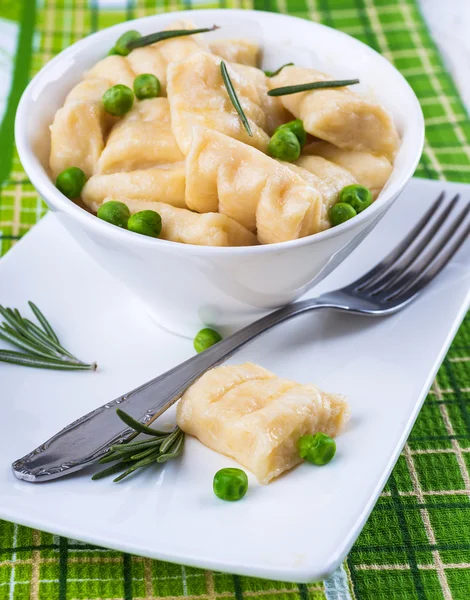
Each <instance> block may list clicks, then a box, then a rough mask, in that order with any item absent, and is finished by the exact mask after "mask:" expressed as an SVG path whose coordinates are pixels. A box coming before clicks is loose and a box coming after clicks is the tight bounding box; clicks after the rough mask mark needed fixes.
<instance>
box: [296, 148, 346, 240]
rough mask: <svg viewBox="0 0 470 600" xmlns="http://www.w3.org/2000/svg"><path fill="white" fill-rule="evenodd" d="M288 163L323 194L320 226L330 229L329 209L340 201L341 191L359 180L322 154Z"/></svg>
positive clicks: (303, 157) (302, 157)
mask: <svg viewBox="0 0 470 600" xmlns="http://www.w3.org/2000/svg"><path fill="white" fill-rule="evenodd" d="M286 164H287V165H288V166H289V167H290V168H291V169H293V170H294V171H295V172H296V173H298V174H299V175H300V176H301V177H302V178H303V179H305V180H306V181H308V182H309V183H310V184H311V185H313V186H314V187H315V188H316V189H317V190H318V191H319V192H320V194H321V196H322V211H321V227H320V228H321V230H323V229H328V227H330V219H329V217H328V211H329V210H330V208H331V207H332V206H333V204H336V202H337V201H338V195H339V193H340V191H341V190H342V189H343V188H344V187H346V186H347V185H352V184H353V183H357V181H356V180H355V178H354V177H353V175H352V174H351V173H350V172H349V171H347V170H346V169H343V168H342V167H340V166H338V165H336V164H335V163H333V162H330V161H329V160H326V159H324V158H322V157H321V156H301V157H300V158H299V159H298V160H297V161H296V162H295V164H291V163H286Z"/></svg>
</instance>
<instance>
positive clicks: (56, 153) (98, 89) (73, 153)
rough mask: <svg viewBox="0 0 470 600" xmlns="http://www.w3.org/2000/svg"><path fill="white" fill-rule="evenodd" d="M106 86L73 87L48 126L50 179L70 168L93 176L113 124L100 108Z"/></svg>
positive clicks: (96, 81) (84, 84)
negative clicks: (49, 135)
mask: <svg viewBox="0 0 470 600" xmlns="http://www.w3.org/2000/svg"><path fill="white" fill-rule="evenodd" d="M107 88H108V85H107V83H106V82H105V81H104V80H101V79H90V80H86V81H82V82H80V83H79V84H78V85H76V86H75V87H74V88H73V89H72V90H71V92H70V93H69V95H68V96H67V98H66V99H65V103H64V106H63V107H62V108H60V109H59V110H58V111H57V112H56V114H55V117H54V121H53V123H52V125H51V126H50V131H51V152H50V157H49V166H50V169H51V173H52V176H53V178H54V179H55V178H56V177H57V175H58V174H59V173H61V172H62V171H64V170H65V169H68V168H69V167H78V168H79V169H82V171H83V172H84V173H85V175H86V176H87V177H90V176H91V175H93V173H95V171H96V168H97V164H98V160H99V157H100V155H101V152H102V151H103V148H104V139H105V136H106V133H107V132H108V130H109V128H110V127H111V125H112V123H113V122H114V119H113V117H111V116H110V115H108V113H106V111H105V110H104V108H103V105H102V102H101V97H102V95H103V94H104V92H105V91H106V90H107Z"/></svg>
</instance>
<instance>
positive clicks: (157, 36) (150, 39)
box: [127, 25, 220, 50]
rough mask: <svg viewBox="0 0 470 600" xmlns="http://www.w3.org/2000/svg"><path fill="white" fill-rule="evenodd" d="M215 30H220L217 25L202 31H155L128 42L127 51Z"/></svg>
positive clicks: (204, 28)
mask: <svg viewBox="0 0 470 600" xmlns="http://www.w3.org/2000/svg"><path fill="white" fill-rule="evenodd" d="M216 29H220V27H219V26H218V25H213V26H212V27H203V28H202V29H169V30H167V31H157V32H156V33H151V34H149V35H143V36H142V37H140V38H137V39H135V40H131V41H130V42H128V44H127V48H128V50H134V49H135V48H141V47H142V46H150V44H155V43H156V42H161V41H163V40H169V39H171V38H175V37H181V36H184V35H194V34H196V33H207V32H208V31H215V30H216Z"/></svg>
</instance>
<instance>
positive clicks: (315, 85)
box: [268, 79, 359, 96]
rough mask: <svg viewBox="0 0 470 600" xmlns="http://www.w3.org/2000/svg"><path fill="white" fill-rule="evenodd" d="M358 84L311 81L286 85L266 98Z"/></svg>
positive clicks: (346, 81) (346, 80) (355, 80)
mask: <svg viewBox="0 0 470 600" xmlns="http://www.w3.org/2000/svg"><path fill="white" fill-rule="evenodd" d="M356 83H359V79H333V80H331V81H312V83H300V84H299V85H286V86H284V87H278V88H274V89H273V90H269V92H268V96H288V95H289V94H298V93H299V92H306V91H308V90H321V89H325V88H337V87H345V86H346V85H354V84H356Z"/></svg>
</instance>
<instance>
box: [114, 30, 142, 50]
mask: <svg viewBox="0 0 470 600" xmlns="http://www.w3.org/2000/svg"><path fill="white" fill-rule="evenodd" d="M140 37H141V35H140V33H139V32H138V31H135V30H131V31H126V33H123V34H122V35H121V36H120V37H119V38H118V39H117V42H116V44H115V46H114V50H115V52H114V54H120V55H121V56H127V55H128V54H129V53H130V50H129V48H128V47H127V44H128V43H129V42H133V41H134V40H138V39H139V38H140Z"/></svg>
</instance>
